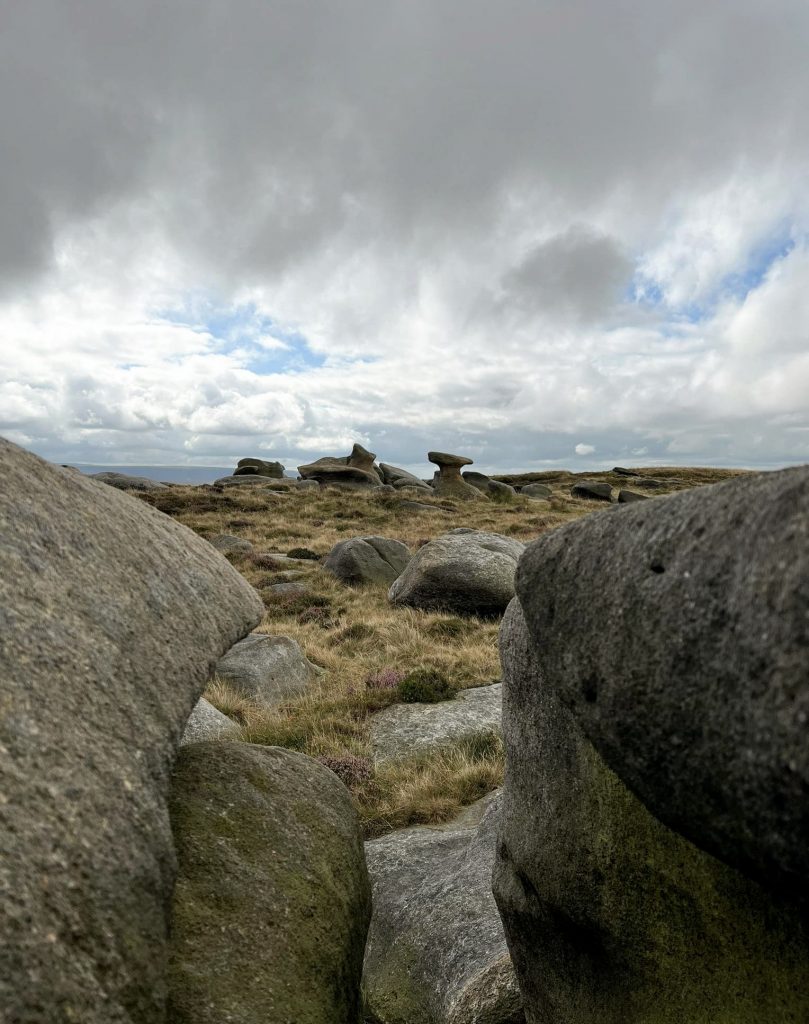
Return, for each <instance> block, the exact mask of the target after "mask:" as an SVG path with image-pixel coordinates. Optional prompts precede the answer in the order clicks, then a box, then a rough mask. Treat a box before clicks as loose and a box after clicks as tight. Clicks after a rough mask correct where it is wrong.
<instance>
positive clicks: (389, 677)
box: [365, 668, 407, 690]
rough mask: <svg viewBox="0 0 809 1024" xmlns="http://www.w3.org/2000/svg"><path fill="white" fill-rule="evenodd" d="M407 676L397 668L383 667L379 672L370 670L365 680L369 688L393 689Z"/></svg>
mask: <svg viewBox="0 0 809 1024" xmlns="http://www.w3.org/2000/svg"><path fill="white" fill-rule="evenodd" d="M406 676H407V673H406V672H402V671H401V670H400V669H397V668H383V669H382V670H381V671H380V672H372V673H371V674H370V675H369V676H368V677H367V678H366V680H365V685H366V687H367V688H368V689H369V690H395V689H397V687H398V686H399V683H401V681H402V680H403V679H404V678H405V677H406Z"/></svg>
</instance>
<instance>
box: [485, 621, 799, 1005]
mask: <svg viewBox="0 0 809 1024" xmlns="http://www.w3.org/2000/svg"><path fill="white" fill-rule="evenodd" d="M501 657H502V661H503V678H504V706H503V731H504V738H505V741H506V749H507V757H508V762H507V774H506V786H505V792H504V804H503V825H502V830H501V836H500V842H499V844H498V852H497V862H496V866H495V896H496V899H497V902H498V905H499V908H500V913H501V915H502V917H503V921H504V925H505V929H506V935H507V937H508V940H509V946H510V949H511V954H512V958H513V961H514V966H515V969H516V971H517V974H518V977H519V979H520V985H521V988H522V991H523V995H524V997H525V1002H526V1018H527V1020H528V1021H529V1024H539V1022H542V1024H546V1022H553V1024H685V1022H687V1024H763V1022H764V1021H773V1022H774V1021H778V1022H779V1024H787V1022H791V1024H799V1022H805V1021H806V1020H807V1019H809V936H808V935H807V927H806V922H805V921H804V920H802V918H801V916H800V915H799V913H798V912H797V910H795V909H794V908H790V907H788V906H785V905H783V904H777V903H775V902H774V901H773V899H772V898H771V897H770V896H769V895H768V894H767V893H766V892H765V891H764V890H763V889H761V888H760V887H759V886H758V885H757V884H756V883H754V882H752V881H751V880H749V879H747V878H745V877H744V876H742V875H741V874H739V873H738V872H736V871H735V870H734V869H732V868H730V867H728V866H727V865H725V864H723V863H721V862H720V861H718V860H716V859H715V858H713V857H712V856H710V855H709V854H707V853H705V852H703V851H701V850H699V849H697V848H696V847H695V846H693V845H692V844H691V843H690V842H688V840H686V839H685V838H683V837H682V836H680V835H678V834H676V833H674V832H672V831H670V830H669V829H668V828H666V827H665V826H664V825H662V824H661V823H660V822H659V821H658V820H657V819H656V818H654V817H653V816H652V815H651V814H650V813H649V812H648V811H647V810H646V808H645V807H644V806H643V804H642V803H641V802H640V801H639V800H638V799H637V798H636V797H635V796H633V795H632V794H631V793H630V792H629V790H628V789H627V788H626V787H625V786H624V785H623V783H622V782H621V781H620V780H619V779H618V777H617V776H616V775H615V774H614V773H613V772H612V771H611V770H610V769H609V768H607V766H606V765H605V764H604V762H603V761H602V760H601V758H600V757H599V756H598V754H597V753H596V752H595V750H594V749H593V747H592V746H591V745H590V743H589V742H588V741H587V740H586V739H585V738H584V736H583V735H582V734H581V732H580V731H579V730H578V728H577V727H576V726H575V724H574V722H573V720H572V718H571V716H570V713H569V712H568V711H567V710H566V709H564V708H562V707H561V706H560V705H559V703H558V701H557V700H556V697H555V696H554V694H553V693H550V692H548V689H547V687H546V686H545V684H544V680H543V678H542V675H541V672H540V671H539V668H538V664H537V657H536V654H535V652H534V650H533V648H532V647H531V644H530V641H529V638H528V634H527V630H526V629H525V623H524V620H523V618H522V612H521V610H520V607H519V604H518V603H517V602H516V601H515V602H513V603H512V605H511V606H510V608H509V610H508V612H507V613H506V617H505V619H504V622H503V627H502V630H501Z"/></svg>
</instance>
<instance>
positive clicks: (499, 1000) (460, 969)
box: [363, 795, 525, 1024]
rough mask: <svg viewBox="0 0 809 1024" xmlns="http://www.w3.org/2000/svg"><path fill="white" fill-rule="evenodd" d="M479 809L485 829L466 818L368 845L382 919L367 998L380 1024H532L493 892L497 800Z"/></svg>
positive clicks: (373, 935)
mask: <svg viewBox="0 0 809 1024" xmlns="http://www.w3.org/2000/svg"><path fill="white" fill-rule="evenodd" d="M478 805H479V806H480V810H479V811H478V813H479V814H483V820H482V821H480V822H479V823H477V822H475V823H473V824H471V827H470V824H468V823H467V821H468V814H464V815H463V816H462V818H461V820H460V821H459V822H457V823H451V824H450V825H449V826H447V825H445V826H443V827H438V828H424V827H420V828H409V829H404V830H403V831H400V832H393V833H391V834H390V835H387V836H384V837H383V838H381V839H375V840H373V841H372V842H369V843H366V844H365V856H366V859H367V861H368V871H369V873H370V876H371V885H372V892H373V916H372V918H371V928H370V931H369V932H368V945H367V947H366V954H365V968H364V972H363V989H364V992H365V1000H366V1012H370V1014H371V1015H372V1016H373V1019H374V1020H375V1021H379V1022H381V1024H412V1022H414V1021H425V1022H430V1024H450V1022H451V1024H481V1022H485V1024H523V1022H524V1020H525V1017H524V1015H523V1012H522V1000H521V997H520V993H519V990H518V988H517V982H516V978H515V976H514V968H513V967H512V966H511V960H510V958H509V954H508V949H507V948H506V940H505V936H504V934H503V926H502V924H501V922H500V917H499V914H498V912H497V906H496V904H495V902H494V898H493V896H492V892H491V873H492V864H493V862H494V848H495V843H496V841H497V832H498V826H499V819H500V814H499V803H498V799H497V796H496V795H495V796H494V800H493V801H492V799H491V795H490V797H488V798H484V799H483V800H481V801H478ZM467 810H478V808H477V807H474V805H473V808H470V809H467ZM473 821H474V819H473Z"/></svg>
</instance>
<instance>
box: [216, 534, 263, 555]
mask: <svg viewBox="0 0 809 1024" xmlns="http://www.w3.org/2000/svg"><path fill="white" fill-rule="evenodd" d="M210 543H211V544H212V545H213V547H215V548H216V550H217V551H220V552H221V553H222V554H223V555H249V554H250V552H251V551H252V550H253V545H252V544H251V543H250V541H249V540H245V538H244V537H234V536H233V534H231V533H217V535H216V536H215V537H211V539H210Z"/></svg>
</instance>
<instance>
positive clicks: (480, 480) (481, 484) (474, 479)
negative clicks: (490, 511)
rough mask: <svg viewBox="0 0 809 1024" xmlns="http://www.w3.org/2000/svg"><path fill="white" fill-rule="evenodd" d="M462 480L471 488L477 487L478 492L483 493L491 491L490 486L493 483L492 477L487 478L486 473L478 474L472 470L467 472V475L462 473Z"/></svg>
mask: <svg viewBox="0 0 809 1024" xmlns="http://www.w3.org/2000/svg"><path fill="white" fill-rule="evenodd" d="M461 479H462V480H463V481H465V482H466V483H468V484H469V485H470V486H471V487H475V488H477V490H479V491H483V492H486V491H488V490H489V484H490V483H491V482H492V479H491V477H489V476H486V474H485V473H477V472H476V471H475V470H472V469H469V470H467V471H466V472H465V473H461Z"/></svg>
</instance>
